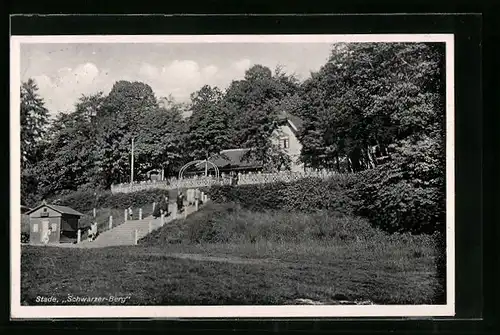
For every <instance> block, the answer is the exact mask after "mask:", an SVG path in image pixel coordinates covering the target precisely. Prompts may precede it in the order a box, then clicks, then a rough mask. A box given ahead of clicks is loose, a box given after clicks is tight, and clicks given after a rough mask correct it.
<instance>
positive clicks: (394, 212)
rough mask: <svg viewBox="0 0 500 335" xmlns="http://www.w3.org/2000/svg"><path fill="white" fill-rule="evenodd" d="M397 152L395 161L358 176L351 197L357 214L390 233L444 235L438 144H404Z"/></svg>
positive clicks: (441, 163)
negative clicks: (439, 233) (442, 233)
mask: <svg viewBox="0 0 500 335" xmlns="http://www.w3.org/2000/svg"><path fill="white" fill-rule="evenodd" d="M396 150H397V152H398V153H397V155H395V156H394V158H393V161H391V162H389V163H386V164H384V165H381V166H379V167H377V168H376V169H373V170H367V171H364V172H361V173H359V174H358V175H357V181H356V183H355V187H354V190H355V192H352V193H351V194H352V196H353V200H355V201H354V202H353V203H355V204H356V213H357V214H359V215H362V216H364V217H367V218H368V219H369V220H370V222H372V224H374V225H375V226H377V227H380V228H382V229H384V230H386V231H389V232H411V233H428V234H432V233H434V232H444V228H445V208H446V197H445V183H444V179H445V176H444V174H445V173H444V171H445V169H444V158H442V157H444V156H443V155H440V148H439V145H438V143H437V142H434V141H430V140H427V141H421V142H418V143H416V144H409V143H405V144H404V145H403V146H401V147H399V148H397V149H396ZM441 156H442V157H441Z"/></svg>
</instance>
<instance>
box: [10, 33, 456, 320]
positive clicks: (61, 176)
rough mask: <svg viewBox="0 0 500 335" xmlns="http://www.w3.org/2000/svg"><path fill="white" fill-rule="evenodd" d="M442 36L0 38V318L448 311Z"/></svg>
mask: <svg viewBox="0 0 500 335" xmlns="http://www.w3.org/2000/svg"><path fill="white" fill-rule="evenodd" d="M453 43H454V40H453V35H452V34H421V35H419V34H407V35H391V34H387V35H193V36H184V35H183V36H179V35H154V36H142V35H141V36H130V35H126V36H125V35H123V36H121V35H120V36H110V35H103V36H12V37H11V82H10V85H11V86H10V92H11V110H10V116H11V118H10V120H11V121H10V122H11V124H10V129H11V130H12V132H11V158H10V159H11V161H10V166H11V181H12V183H11V222H10V224H11V236H10V238H11V240H10V241H11V255H12V262H11V277H12V287H11V311H12V315H11V317H12V318H16V319H17V318H20V319H43V318H51V319H57V318H132V317H133V318H138V317H161V318H169V317H170V318H205V317H206V318H224V317H252V318H254V317H273V318H282V317H283V318H291V317H378V316H379V317H407V316H408V317H411V316H414V317H425V316H452V315H454V313H455V286H454V278H455V269H454V257H455V245H454V227H455V225H454V220H455V219H454V210H455V209H454V46H453Z"/></svg>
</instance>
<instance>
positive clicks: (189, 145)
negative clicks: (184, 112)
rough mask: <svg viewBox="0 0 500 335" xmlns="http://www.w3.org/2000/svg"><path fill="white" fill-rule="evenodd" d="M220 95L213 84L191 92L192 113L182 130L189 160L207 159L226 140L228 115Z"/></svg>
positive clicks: (228, 122) (229, 129) (227, 141)
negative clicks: (185, 128) (185, 130)
mask: <svg viewBox="0 0 500 335" xmlns="http://www.w3.org/2000/svg"><path fill="white" fill-rule="evenodd" d="M222 97H223V95H222V92H221V91H220V90H219V89H218V88H217V87H210V86H208V85H206V86H204V87H202V88H201V89H200V90H199V91H197V92H195V93H193V94H192V95H191V102H192V107H191V108H192V115H191V116H190V117H189V119H188V121H187V126H188V128H187V133H186V151H187V152H189V153H190V156H191V159H204V160H206V159H209V158H210V157H212V156H214V155H218V154H220V151H221V150H223V149H226V148H227V146H228V144H229V143H230V139H231V136H230V134H231V127H230V120H229V114H228V111H227V109H226V108H225V106H223V105H222Z"/></svg>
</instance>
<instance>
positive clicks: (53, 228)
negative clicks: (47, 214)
mask: <svg viewBox="0 0 500 335" xmlns="http://www.w3.org/2000/svg"><path fill="white" fill-rule="evenodd" d="M56 230H57V223H53V224H52V231H56Z"/></svg>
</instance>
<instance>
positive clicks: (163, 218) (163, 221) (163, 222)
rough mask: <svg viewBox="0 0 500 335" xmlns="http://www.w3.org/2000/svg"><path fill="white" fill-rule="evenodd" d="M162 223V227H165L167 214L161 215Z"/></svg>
mask: <svg viewBox="0 0 500 335" xmlns="http://www.w3.org/2000/svg"><path fill="white" fill-rule="evenodd" d="M160 222H161V226H162V227H163V225H164V224H165V214H163V213H161V216H160Z"/></svg>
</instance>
